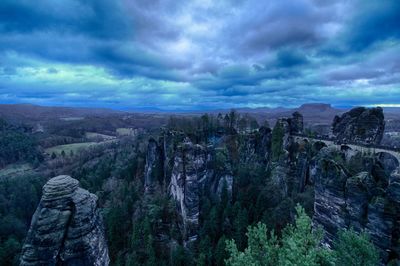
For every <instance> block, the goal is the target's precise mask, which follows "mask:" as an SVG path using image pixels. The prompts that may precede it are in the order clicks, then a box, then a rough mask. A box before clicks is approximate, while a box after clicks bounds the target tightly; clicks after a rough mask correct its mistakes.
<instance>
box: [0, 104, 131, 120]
mask: <svg viewBox="0 0 400 266" xmlns="http://www.w3.org/2000/svg"><path fill="white" fill-rule="evenodd" d="M122 113H123V112H121V111H116V110H111V109H106V108H75V107H55V106H39V105H33V104H0V118H4V119H7V120H10V121H16V122H26V121H28V122H34V121H42V120H49V119H63V118H65V119H74V118H80V117H87V116H107V115H115V114H122Z"/></svg>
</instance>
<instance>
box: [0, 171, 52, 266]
mask: <svg viewBox="0 0 400 266" xmlns="http://www.w3.org/2000/svg"><path fill="white" fill-rule="evenodd" d="M44 182H45V180H44V179H43V178H39V177H36V176H19V177H12V178H2V179H1V180H0V262H1V263H2V265H18V264H19V261H18V256H19V253H20V251H21V247H22V244H23V241H24V239H25V236H26V233H27V231H28V228H29V225H30V221H31V217H32V215H33V212H34V211H35V209H36V206H37V204H38V202H39V199H40V196H41V189H42V186H43V184H44Z"/></svg>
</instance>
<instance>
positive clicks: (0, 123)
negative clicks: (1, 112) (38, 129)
mask: <svg viewBox="0 0 400 266" xmlns="http://www.w3.org/2000/svg"><path fill="white" fill-rule="evenodd" d="M26 131H27V129H26V128H22V127H16V126H12V125H10V124H8V123H7V122H5V121H4V120H1V119H0V167H2V166H5V165H6V164H10V163H14V162H17V161H26V162H30V163H33V162H34V161H35V160H39V161H41V160H43V156H42V154H41V152H40V151H39V148H38V145H37V142H36V140H35V139H34V138H33V137H32V136H31V135H30V134H28V133H27V132H26Z"/></svg>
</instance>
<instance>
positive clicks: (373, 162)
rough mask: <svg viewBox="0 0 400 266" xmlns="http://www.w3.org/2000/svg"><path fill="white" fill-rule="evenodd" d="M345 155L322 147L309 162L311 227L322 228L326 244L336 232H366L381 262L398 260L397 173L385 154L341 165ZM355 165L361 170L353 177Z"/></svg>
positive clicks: (399, 253) (398, 207)
mask: <svg viewBox="0 0 400 266" xmlns="http://www.w3.org/2000/svg"><path fill="white" fill-rule="evenodd" d="M345 152H347V151H346V149H345V150H343V149H342V150H336V149H335V148H333V147H326V148H322V149H321V151H320V152H319V154H318V155H317V156H316V157H315V158H314V159H313V163H312V164H311V165H312V167H311V169H310V173H311V175H312V179H314V182H315V202H314V216H313V223H314V225H315V226H321V227H322V228H323V230H324V232H325V239H324V242H323V243H324V244H325V245H329V246H330V245H331V244H332V243H333V241H334V239H335V238H336V235H337V232H338V231H339V230H340V229H346V228H354V230H356V231H361V230H365V231H367V232H368V233H369V234H370V236H371V239H372V241H373V243H374V244H375V245H376V246H377V247H378V248H379V251H380V254H381V258H382V261H383V262H388V260H389V259H391V258H399V256H400V252H399V247H400V246H399V240H400V236H399V233H398V232H399V231H398V229H399V228H400V227H399V226H400V219H399V218H400V205H399V203H400V202H399V194H400V192H399V174H398V171H399V169H396V170H393V168H392V166H393V162H390V163H388V162H387V161H388V159H387V158H388V156H387V155H382V154H378V155H374V156H372V157H366V156H359V157H358V158H361V161H360V162H359V163H358V166H357V167H356V166H355V164H354V162H352V161H351V160H349V161H348V162H346V155H345ZM354 158H357V155H354ZM381 160H383V161H381ZM359 167H361V168H362V169H363V170H362V171H360V172H358V173H353V174H352V171H353V172H354V170H355V169H357V168H359Z"/></svg>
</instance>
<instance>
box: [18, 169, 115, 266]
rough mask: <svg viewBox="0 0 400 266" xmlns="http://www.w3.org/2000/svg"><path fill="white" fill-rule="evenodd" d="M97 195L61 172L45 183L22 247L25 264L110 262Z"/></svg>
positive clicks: (22, 258) (22, 262)
mask: <svg viewBox="0 0 400 266" xmlns="http://www.w3.org/2000/svg"><path fill="white" fill-rule="evenodd" d="M108 264H109V257H108V248H107V243H106V239H105V235H104V228H103V222H102V218H101V215H100V213H99V209H98V208H97V197H96V196H95V195H93V194H91V193H89V192H88V191H87V190H84V189H81V188H79V183H78V181H77V180H76V179H73V178H71V177H70V176H66V175H61V176H57V177H54V178H52V179H50V180H49V181H48V182H47V183H46V184H45V185H44V187H43V195H42V199H41V201H40V203H39V206H38V207H37V209H36V212H35V214H34V215H33V217H32V222H31V227H30V229H29V232H28V236H27V238H26V241H25V244H24V246H23V249H22V255H21V265H74V266H80V265H108Z"/></svg>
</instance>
